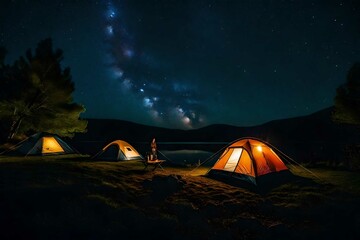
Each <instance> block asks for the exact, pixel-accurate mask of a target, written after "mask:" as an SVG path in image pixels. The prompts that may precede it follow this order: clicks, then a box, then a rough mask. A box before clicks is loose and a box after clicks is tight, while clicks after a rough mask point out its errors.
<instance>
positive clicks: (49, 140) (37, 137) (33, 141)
mask: <svg viewBox="0 0 360 240" xmlns="http://www.w3.org/2000/svg"><path fill="white" fill-rule="evenodd" d="M72 153H76V151H75V150H74V149H73V148H71V147H70V146H69V145H68V144H67V143H66V142H64V141H63V140H62V139H61V138H60V137H59V136H58V135H56V134H51V133H45V132H42V133H36V134H34V135H32V136H30V137H28V138H27V139H25V140H24V141H22V142H20V143H18V144H17V145H16V146H15V147H14V148H13V149H11V150H9V151H7V152H5V153H4V154H5V155H16V156H28V155H34V156H36V155H38V156H39V155H40V156H41V155H58V154H72Z"/></svg>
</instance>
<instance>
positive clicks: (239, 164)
mask: <svg viewBox="0 0 360 240" xmlns="http://www.w3.org/2000/svg"><path fill="white" fill-rule="evenodd" d="M285 170H288V168H287V167H286V166H285V164H284V163H283V161H282V160H281V159H280V157H279V156H278V155H277V154H276V153H275V152H274V151H273V150H272V149H271V148H270V147H269V146H268V145H267V144H266V143H264V142H262V141H261V140H257V139H252V138H245V139H240V140H238V141H236V142H233V143H232V144H230V145H229V146H228V147H226V149H225V151H224V152H223V154H222V155H221V156H220V157H219V159H218V160H217V161H216V163H215V165H214V166H213V167H212V168H211V169H210V171H209V172H208V175H209V176H229V177H234V178H238V179H242V180H245V181H247V182H250V183H253V184H255V185H257V180H258V178H259V177H261V176H264V175H267V174H270V173H277V172H280V171H285Z"/></svg>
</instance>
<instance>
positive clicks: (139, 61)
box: [104, 2, 206, 128]
mask: <svg viewBox="0 0 360 240" xmlns="http://www.w3.org/2000/svg"><path fill="white" fill-rule="evenodd" d="M104 19H105V21H104V23H105V24H104V36H105V41H106V43H107V51H106V54H107V55H106V61H107V64H108V66H109V70H110V73H111V76H112V78H113V79H115V80H116V81H117V83H118V84H119V86H120V89H121V90H122V91H123V93H124V94H125V95H134V96H135V97H136V98H137V99H138V100H139V104H141V106H142V107H143V108H145V109H146V111H147V112H148V114H150V116H151V117H152V118H153V119H154V120H155V121H156V122H158V123H167V124H168V123H170V124H172V125H175V126H179V127H187V128H193V127H198V126H201V125H203V124H205V113H206V108H205V106H204V105H203V104H202V97H201V96H200V94H199V93H198V92H199V91H198V88H197V86H195V85H194V84H191V83H188V82H186V81H182V80H181V79H179V80H175V78H174V77H173V76H171V74H169V69H166V68H165V69H164V68H163V67H158V66H157V64H156V62H157V59H155V58H154V57H153V56H151V55H150V54H148V53H147V52H145V51H142V50H141V48H140V47H139V46H136V39H134V38H133V36H132V35H131V30H129V29H127V28H126V26H125V24H124V22H125V21H124V19H122V14H121V9H120V8H117V7H116V6H115V5H114V4H113V3H112V2H108V3H107V5H106V9H105V14H104ZM169 65H170V67H169V68H171V63H170V64H169Z"/></svg>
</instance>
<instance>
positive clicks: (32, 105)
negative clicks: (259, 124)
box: [0, 39, 87, 139]
mask: <svg viewBox="0 0 360 240" xmlns="http://www.w3.org/2000/svg"><path fill="white" fill-rule="evenodd" d="M4 55H5V52H4V51H3V50H2V51H0V117H1V118H2V119H7V120H8V122H9V128H8V139H12V138H13V137H14V136H15V135H16V134H18V133H29V132H39V131H45V132H51V133H56V134H59V135H60V136H73V135H74V133H76V132H85V131H86V127H87V121H85V120H81V119H79V117H80V114H81V113H82V112H84V111H85V108H84V106H82V105H80V104H77V103H75V102H73V98H72V93H73V92H74V90H75V87H74V83H73V82H72V79H71V74H70V68H65V69H62V67H61V61H62V60H63V52H62V50H60V49H57V50H55V51H54V50H53V46H52V40H51V39H45V40H43V41H40V42H39V44H38V46H37V48H36V50H35V54H33V53H32V51H31V50H28V51H27V52H26V57H25V58H24V57H20V58H19V60H17V61H16V62H15V63H14V64H13V65H6V64H5V63H4Z"/></svg>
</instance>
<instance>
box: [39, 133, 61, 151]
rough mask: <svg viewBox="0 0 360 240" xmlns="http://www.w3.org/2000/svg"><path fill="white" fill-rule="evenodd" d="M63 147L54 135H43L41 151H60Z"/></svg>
mask: <svg viewBox="0 0 360 240" xmlns="http://www.w3.org/2000/svg"><path fill="white" fill-rule="evenodd" d="M60 152H64V149H63V148H62V147H61V146H60V144H59V143H58V142H57V141H56V139H55V138H54V137H43V145H42V153H45V154H46V153H60Z"/></svg>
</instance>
